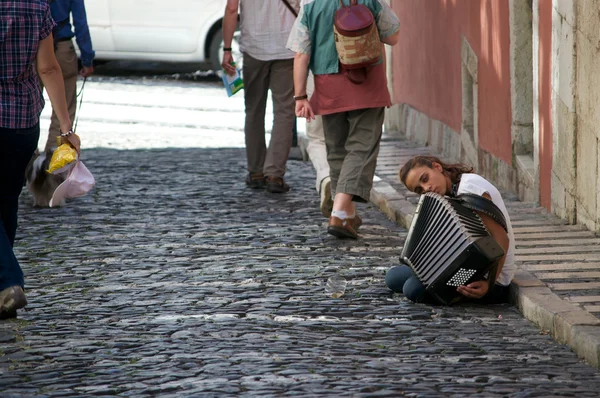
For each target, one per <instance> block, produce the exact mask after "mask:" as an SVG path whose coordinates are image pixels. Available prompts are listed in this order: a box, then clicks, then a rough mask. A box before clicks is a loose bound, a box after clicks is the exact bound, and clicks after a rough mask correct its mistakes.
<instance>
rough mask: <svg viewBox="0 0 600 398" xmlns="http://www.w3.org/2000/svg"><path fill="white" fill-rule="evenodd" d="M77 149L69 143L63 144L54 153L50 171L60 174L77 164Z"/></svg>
mask: <svg viewBox="0 0 600 398" xmlns="http://www.w3.org/2000/svg"><path fill="white" fill-rule="evenodd" d="M76 160H77V151H76V150H75V148H73V147H72V146H71V145H69V144H62V145H60V146H59V147H58V148H56V150H55V151H54V153H53V154H52V159H50V166H49V167H48V170H46V171H47V172H48V173H51V174H60V173H63V172H65V171H67V170H69V169H70V168H71V167H73V166H75V161H76Z"/></svg>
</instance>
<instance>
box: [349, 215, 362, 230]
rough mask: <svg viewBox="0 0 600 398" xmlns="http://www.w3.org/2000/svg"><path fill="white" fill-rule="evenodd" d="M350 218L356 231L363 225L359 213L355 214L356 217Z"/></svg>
mask: <svg viewBox="0 0 600 398" xmlns="http://www.w3.org/2000/svg"><path fill="white" fill-rule="evenodd" d="M349 220H350V221H351V222H352V228H354V230H355V231H358V229H359V228H360V226H361V225H362V218H360V216H359V215H358V214H355V215H354V218H349Z"/></svg>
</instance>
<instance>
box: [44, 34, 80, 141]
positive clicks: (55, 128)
mask: <svg viewBox="0 0 600 398" xmlns="http://www.w3.org/2000/svg"><path fill="white" fill-rule="evenodd" d="M55 54H56V59H57V61H58V64H59V65H60V69H61V70H62V75H63V79H64V81H65V93H66V95H67V108H68V110H69V117H70V118H71V122H75V109H76V108H77V75H78V72H79V71H78V70H77V54H76V53H75V47H73V42H72V41H71V40H65V41H59V42H58V43H56V51H55ZM60 133H61V131H60V122H59V121H58V117H57V116H56V112H54V110H52V116H51V117H50V129H49V131H48V139H47V140H46V148H45V149H50V148H56V146H57V142H56V137H58V136H60Z"/></svg>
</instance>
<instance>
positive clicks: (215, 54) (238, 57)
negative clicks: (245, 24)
mask: <svg viewBox="0 0 600 398" xmlns="http://www.w3.org/2000/svg"><path fill="white" fill-rule="evenodd" d="M239 37H240V32H239V31H237V30H236V31H235V33H234V34H233V40H232V41H231V48H232V51H231V52H232V54H233V59H234V60H235V64H236V66H237V67H238V68H239V69H240V70H241V69H242V65H243V64H244V56H243V54H242V53H241V52H240V42H239ZM222 61H223V30H222V29H219V30H218V31H217V32H215V34H214V36H213V38H212V41H211V42H210V65H211V68H212V70H213V71H214V72H215V73H217V72H218V71H220V70H221V69H222V68H221V62H222Z"/></svg>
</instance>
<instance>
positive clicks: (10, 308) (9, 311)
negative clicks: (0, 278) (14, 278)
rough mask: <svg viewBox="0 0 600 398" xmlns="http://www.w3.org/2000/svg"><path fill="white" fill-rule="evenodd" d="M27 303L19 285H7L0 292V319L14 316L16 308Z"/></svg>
mask: <svg viewBox="0 0 600 398" xmlns="http://www.w3.org/2000/svg"><path fill="white" fill-rule="evenodd" d="M26 305H27V299H26V298H25V293H24V292H23V288H21V286H11V287H7V288H6V289H4V290H3V291H1V292H0V319H6V318H14V317H16V316H17V310H18V309H21V308H23V307H25V306H26Z"/></svg>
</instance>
